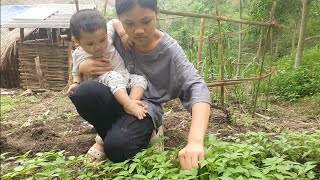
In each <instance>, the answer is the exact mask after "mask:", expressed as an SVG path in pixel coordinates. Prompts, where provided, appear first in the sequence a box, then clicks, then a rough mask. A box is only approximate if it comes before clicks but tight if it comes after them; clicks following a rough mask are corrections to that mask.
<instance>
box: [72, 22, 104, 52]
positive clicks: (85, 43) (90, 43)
mask: <svg viewBox="0 0 320 180" xmlns="http://www.w3.org/2000/svg"><path fill="white" fill-rule="evenodd" d="M78 43H79V45H80V46H81V47H82V49H83V50H84V51H85V52H86V53H88V54H91V55H93V56H94V57H101V56H102V54H103V52H104V50H105V49H106V48H107V47H108V34H107V29H105V28H100V29H98V30H97V31H95V32H84V31H82V30H81V31H80V39H79V41H78Z"/></svg>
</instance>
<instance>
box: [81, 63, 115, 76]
mask: <svg viewBox="0 0 320 180" xmlns="http://www.w3.org/2000/svg"><path fill="white" fill-rule="evenodd" d="M112 70H113V67H112V66H111V64H110V63H108V62H107V61H106V60H104V59H87V60H85V61H82V62H81V63H80V64H79V71H80V72H81V73H82V74H84V75H86V76H89V77H93V78H95V77H98V76H100V75H102V74H104V73H106V72H108V71H112Z"/></svg>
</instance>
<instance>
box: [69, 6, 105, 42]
mask: <svg viewBox="0 0 320 180" xmlns="http://www.w3.org/2000/svg"><path fill="white" fill-rule="evenodd" d="M100 28H105V29H107V25H106V19H105V18H104V17H103V15H102V14H101V13H100V12H99V11H97V10H95V9H82V10H80V11H79V12H77V13H75V14H73V15H72V17H71V19H70V30H71V34H72V36H74V37H75V38H76V39H80V31H81V30H82V31H84V32H91V33H92V32H95V31H97V30H98V29H100Z"/></svg>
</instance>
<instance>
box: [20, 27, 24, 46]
mask: <svg viewBox="0 0 320 180" xmlns="http://www.w3.org/2000/svg"><path fill="white" fill-rule="evenodd" d="M23 41H24V28H20V45H22V43H23Z"/></svg>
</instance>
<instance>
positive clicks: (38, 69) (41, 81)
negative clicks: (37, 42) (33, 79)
mask: <svg viewBox="0 0 320 180" xmlns="http://www.w3.org/2000/svg"><path fill="white" fill-rule="evenodd" d="M34 62H35V64H36V74H37V77H38V81H39V87H40V89H45V88H46V85H45V79H44V76H43V71H42V69H41V64H40V58H39V56H37V57H36V58H34Z"/></svg>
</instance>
